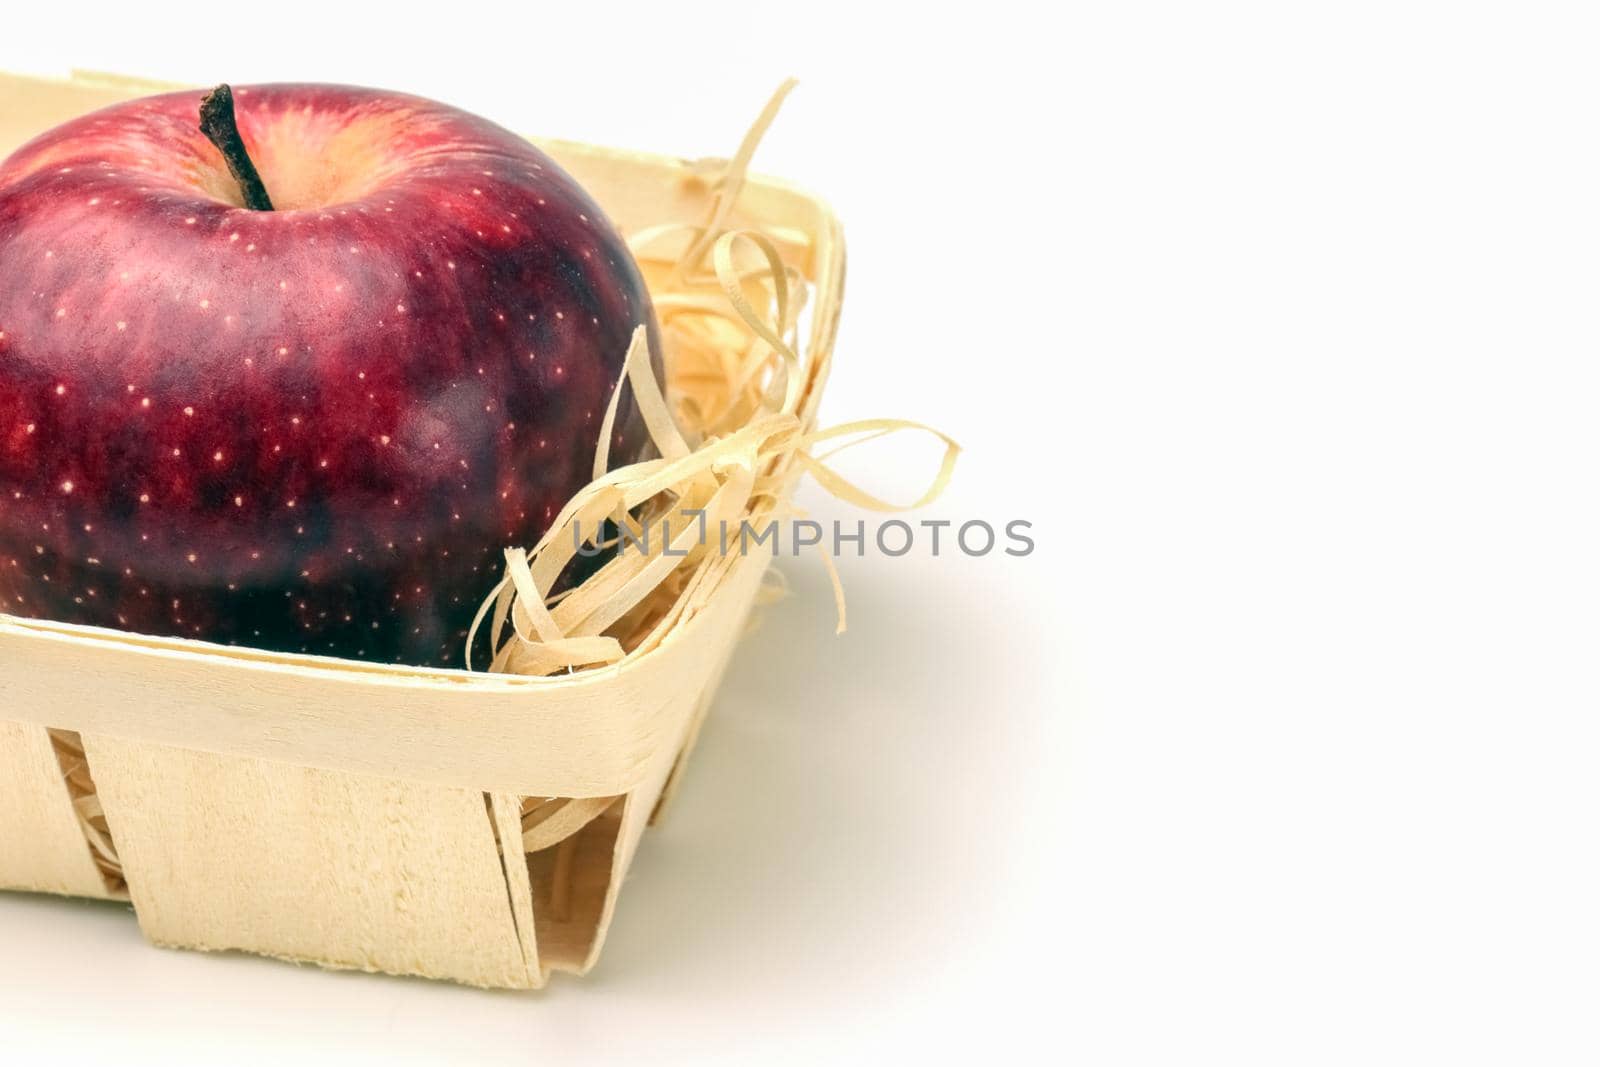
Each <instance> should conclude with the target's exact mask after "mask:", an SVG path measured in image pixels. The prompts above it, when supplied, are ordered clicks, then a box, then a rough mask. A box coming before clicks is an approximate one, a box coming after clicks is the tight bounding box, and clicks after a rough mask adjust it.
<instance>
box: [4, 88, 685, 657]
mask: <svg viewBox="0 0 1600 1067" xmlns="http://www.w3.org/2000/svg"><path fill="white" fill-rule="evenodd" d="M201 100H202V94H201V93H199V92H187V93H173V94H170V95H164V96H157V97H152V98H149V99H145V100H137V101H133V102H130V103H127V104H121V105H117V106H114V107H110V108H107V109H105V110H103V111H99V112H96V113H94V114H92V115H87V116H84V117H83V118H80V119H76V120H74V121H72V122H69V123H67V124H65V125H63V126H60V127H58V128H56V129H54V130H52V131H50V132H48V133H46V134H44V135H43V136H41V137H39V138H38V139H36V140H34V141H33V142H32V143H30V144H28V145H26V146H25V147H23V148H21V149H20V150H18V151H17V152H16V153H15V154H14V155H13V156H11V158H10V159H8V160H6V161H5V163H4V164H3V165H0V612H7V613H11V614H15V615H22V616H31V617H39V618H50V619H56V620H60V621H65V622H75V623H87V624H93V625H100V626H108V627H115V628H119V629H125V630H131V631H135V632H138V633H144V634H158V635H177V636H183V637H198V638H203V639H206V640H210V641H217V642H224V643H229V644H241V645H249V646H253V647H257V648H265V649H277V650H284V651H294V652H313V653H319V654H330V655H337V656H342V657H347V658H354V657H365V658H367V659H371V660H379V659H381V660H385V661H403V662H406V663H414V664H450V665H458V664H459V663H460V662H461V653H462V648H463V644H464V637H465V634H466V630H467V627H468V624H469V623H470V620H471V618H472V615H473V613H474V611H475V610H476V608H477V606H478V602H479V600H480V599H481V597H482V596H483V594H484V593H485V591H486V590H487V589H488V588H489V587H491V586H492V585H493V583H494V581H496V580H497V577H498V572H499V561H500V553H501V550H502V548H504V547H505V546H507V545H512V544H519V545H526V544H531V543H532V542H533V541H534V540H535V539H536V538H537V537H538V536H539V535H540V534H541V533H542V532H543V531H544V530H545V529H546V527H547V526H548V524H549V522H550V520H551V519H552V518H553V517H554V516H555V514H556V513H557V512H558V511H559V509H560V508H561V506H562V504H564V503H565V502H566V500H567V499H568V498H569V497H570V496H572V494H573V493H574V492H575V491H576V490H578V489H579V488H580V487H582V486H583V485H584V484H585V483H586V482H587V481H588V480H589V478H590V475H591V473H592V471H591V468H592V465H593V461H594V453H595V446H596V435H597V433H598V431H599V427H600V425H601V421H602V419H603V418H604V414H605V407H606V403H607V400H608V398H609V396H610V394H611V391H612V389H613V387H614V385H615V383H616V381H617V378H618V375H619V373H620V371H621V366H622V360H623V356H624V353H625V351H626V349H627V346H628V342H629V338H630V336H631V334H632V332H633V330H634V329H635V327H636V326H638V325H639V324H641V323H643V324H646V325H647V326H648V327H649V329H650V336H651V339H652V350H653V351H654V350H655V344H654V342H655V324H654V320H653V316H652V312H651V307H650V301H649V297H648V295H647V293H646V290H645V286H644V283H643V281H642V279H641V277H640V275H639V272H638V269H637V267H636V265H635V264H634V262H633V260H632V259H631V257H630V256H629V253H628V250H627V247H626V245H625V244H624V242H623V241H622V239H621V237H620V236H619V235H618V233H617V231H616V229H615V228H614V227H613V226H612V225H611V223H609V222H608V221H607V220H606V218H605V216H604V215H603V214H602V213H601V212H600V209H599V208H598V207H597V206H596V205H595V203H594V201H593V200H591V199H590V198H589V197H588V196H587V195H586V194H585V193H584V192H583V190H582V189H581V188H579V187H578V185H577V184H576V183H575V182H574V181H573V180H572V178H571V177H569V176H568V175H567V174H566V173H564V172H563V171H562V170H561V169H560V168H559V167H558V166H556V164H555V163H553V162H552V161H551V160H550V159H549V157H547V156H545V155H544V154H543V153H542V152H540V151H538V150H537V149H535V148H534V147H532V146H531V145H530V144H528V143H527V142H526V141H525V140H523V139H522V138H520V137H517V136H515V135H514V134H512V133H509V132H507V131H506V130H503V129H501V128H500V127H498V126H495V125H493V124H492V123H489V122H487V121H484V120H483V119H480V118H476V117H474V116H472V115H469V114H466V113H464V112H462V111H459V110H456V109H454V108H450V107H446V106H444V105H442V104H437V103H433V102H431V101H428V100H422V99H418V98H416V97H411V96H403V95H399V94H395V93H387V92H377V91H373V90H369V89H357V88H348V87H339V86H325V85H264V86H257V87H254V88H249V89H240V90H239V91H238V128H239V133H240V134H242V137H243V145H244V148H245V149H246V150H247V152H248V155H249V157H251V158H253V160H254V164H255V166H256V167H257V168H258V169H259V173H260V177H261V179H262V181H263V182H264V184H265V189H266V192H267V194H268V195H269V196H270V200H271V206H272V208H273V210H253V209H251V208H249V207H246V206H245V202H246V201H245V199H244V195H245V194H244V193H243V192H242V191H241V186H240V182H239V180H237V179H236V178H235V177H234V175H233V174H230V169H229V162H230V160H231V161H232V162H237V160H232V157H230V160H225V159H224V156H223V154H222V153H221V152H219V151H218V149H217V148H216V147H214V146H213V144H212V142H211V141H209V140H208V139H207V137H206V136H205V135H204V134H202V132H201V130H200V128H199V108H200V105H201ZM235 169H238V168H237V167H235ZM658 358H659V357H658ZM657 367H658V369H659V362H658V363H657ZM617 427H618V434H617V440H616V447H615V448H614V449H613V452H612V455H613V456H614V457H615V461H616V462H628V461H631V460H634V459H638V458H641V456H642V455H643V453H644V450H645V449H646V447H647V445H646V437H645V434H644V432H643V427H642V425H641V423H640V420H639V419H638V417H637V414H636V413H635V412H634V411H633V409H632V408H631V407H626V406H625V408H624V410H623V412H622V414H621V417H620V418H619V421H618V424H617Z"/></svg>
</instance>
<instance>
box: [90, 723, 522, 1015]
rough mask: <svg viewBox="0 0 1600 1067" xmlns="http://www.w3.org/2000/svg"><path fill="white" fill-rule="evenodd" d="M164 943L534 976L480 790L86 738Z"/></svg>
mask: <svg viewBox="0 0 1600 1067" xmlns="http://www.w3.org/2000/svg"><path fill="white" fill-rule="evenodd" d="M84 750H85V752H86V753H87V755H88V757H89V762H90V765H91V766H92V767H93V768H94V776H95V783H96V784H97V785H98V786H99V789H100V796H101V800H102V802H103V803H104V805H105V808H106V815H107V819H108V821H109V822H110V824H111V826H112V831H113V834H114V835H115V838H116V843H117V851H118V855H119V856H120V858H121V860H122V867H123V876H124V877H125V878H126V879H127V882H128V890H129V893H130V895H131V896H132V898H133V905H134V910H135V912H137V914H138V917H139V925H140V927H141V928H142V929H143V930H144V933H145V936H146V937H148V938H149V939H150V940H151V941H153V942H155V943H156V944H158V945H169V946H176V947H182V948H197V949H207V950H211V949H243V950H245V951H248V952H257V953H261V954H263V955H268V956H277V957H281V958H285V959H293V960H303V961H311V962H316V963H320V964H322V965H323V966H328V967H335V968H351V969H356V970H366V971H387V972H389V973H392V974H416V975H425V976H431V977H441V978H450V979H454V980H456V981H459V982H465V983H468V984H470V985H480V986H502V987H505V986H509V987H513V988H526V987H531V986H533V985H536V984H538V983H537V981H536V976H537V973H538V972H537V968H536V967H535V968H530V967H529V965H528V962H527V960H526V959H525V953H524V949H523V945H522V942H521V939H520V938H519V936H518V931H517V926H516V923H515V920H514V919H513V916H512V909H511V902H510V898H509V896H508V890H507V885H506V876H505V871H504V869H503V868H502V866H501V862H500V852H499V849H498V847H497V846H496V843H495V833H494V827H493V825H492V823H491V822H490V814H489V809H488V808H487V807H486V805H485V802H484V795H483V794H482V793H476V792H472V791H470V790H465V789H454V788H450V787H443V786H431V785H425V784H421V783H416V782H405V781H399V780H395V779H384V778H376V777H367V776H364V775H356V774H344V773H336V772H329V771H320V770H314V769H311V768H302V767H290V766H287V765H284V764H278V763H269V762H267V761H265V760H257V759H241V758H236V757H229V756H217V755H211V754H208V753H201V752H188V751H184V750H182V749H173V748H165V747H163V746H160V745H149V744H143V743H140V742H126V741H117V740H114V739H112V738H105V737H93V736H88V737H85V738H84Z"/></svg>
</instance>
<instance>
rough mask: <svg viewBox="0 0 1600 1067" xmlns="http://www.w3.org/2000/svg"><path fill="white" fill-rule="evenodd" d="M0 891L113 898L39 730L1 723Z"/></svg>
mask: <svg viewBox="0 0 1600 1067" xmlns="http://www.w3.org/2000/svg"><path fill="white" fill-rule="evenodd" d="M0 888H5V889H24V890H30V891H33V892H39V893H61V894H65V895H67V896H75V897H99V898H106V899H110V898H112V897H113V896H114V894H112V893H111V891H110V889H109V887H108V886H107V885H106V881H105V879H104V878H103V877H102V876H101V874H100V870H99V868H98V867H96V866H95V862H94V856H93V854H92V853H91V852H90V849H89V844H88V842H87V841H86V840H85V839H84V835H83V827H82V825H81V824H80V823H79V821H78V817H77V815H76V814H75V813H74V811H73V807H72V796H71V794H70V793H69V791H68V789H67V783H66V779H65V778H64V777H63V775H62V770H61V764H60V763H59V761H58V760H57V759H56V754H55V750H54V748H52V747H51V745H50V735H49V733H48V732H47V731H46V730H45V729H44V728H43V727H39V726H26V725H23V724H21V723H14V722H0Z"/></svg>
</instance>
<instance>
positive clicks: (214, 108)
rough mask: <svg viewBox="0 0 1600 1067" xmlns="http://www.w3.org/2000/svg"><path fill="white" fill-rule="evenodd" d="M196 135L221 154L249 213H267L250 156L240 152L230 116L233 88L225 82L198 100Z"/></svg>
mask: <svg viewBox="0 0 1600 1067" xmlns="http://www.w3.org/2000/svg"><path fill="white" fill-rule="evenodd" d="M200 132H201V133H203V134H205V135H206V140H208V141H210V142H211V143H212V144H214V145H216V146H217V151H219V152H221V153H222V158H223V159H224V160H225V161H226V162H227V164H228V173H230V174H232V175H233V180H234V181H236V182H238V183H239V191H240V192H241V193H243V194H244V206H245V207H247V208H249V209H250V210H251V211H271V210H272V200H271V198H269V197H268V196H267V187H266V186H265V185H263V184H261V174H260V172H259V171H257V170H256V165H255V163H254V161H252V160H251V158H250V153H249V152H246V151H245V150H244V138H242V137H240V136H239V123H238V121H237V120H236V119H235V118H234V116H233V89H232V88H231V87H229V86H228V85H227V83H223V84H222V85H219V86H217V87H216V88H215V89H213V90H211V91H210V92H209V93H207V94H206V95H205V98H204V99H202V100H201V101H200Z"/></svg>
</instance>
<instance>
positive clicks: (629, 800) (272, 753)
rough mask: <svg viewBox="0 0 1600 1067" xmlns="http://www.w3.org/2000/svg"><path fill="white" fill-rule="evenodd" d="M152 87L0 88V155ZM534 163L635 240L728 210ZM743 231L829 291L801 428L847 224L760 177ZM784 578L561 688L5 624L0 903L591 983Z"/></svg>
mask: <svg viewBox="0 0 1600 1067" xmlns="http://www.w3.org/2000/svg"><path fill="white" fill-rule="evenodd" d="M161 88H166V87H165V86H154V85H151V84H149V83H138V82H132V81H129V80H126V79H117V78H111V77H106V76H98V75H81V74H80V75H74V77H73V78H72V79H71V80H70V81H48V80H40V79H33V78H23V77H14V76H4V75H0V157H3V156H4V155H6V154H7V153H9V152H10V151H11V150H12V149H14V148H15V147H17V146H18V145H19V144H21V143H22V142H23V141H25V140H26V139H28V138H30V137H31V136H33V135H34V134H36V133H38V132H40V131H42V130H44V129H46V128H48V127H50V126H52V125H54V124H56V123H59V122H61V121H63V120H65V119H68V118H71V117H73V116H75V115H78V114H81V113H83V112H86V111H89V110H92V109H94V108H98V107H101V106H104V105H106V104H110V103H114V102H116V101H119V100H123V99H127V98H129V97H133V96H138V95H143V94H144V93H147V92H151V91H155V90H157V89H161ZM540 146H541V147H542V148H543V149H545V150H546V151H547V152H549V153H550V154H551V155H552V156H553V157H555V159H556V160H557V161H559V162H560V163H561V165H562V166H564V167H565V168H566V169H567V170H568V171H569V172H570V173H571V174H572V175H573V176H574V177H576V178H577V180H578V181H579V182H581V183H582V184H583V185H584V186H585V187H586V188H587V189H588V190H589V191H590V193H591V194H593V195H594V197H595V198H596V199H597V200H598V201H599V202H600V203H601V204H602V205H603V206H604V207H605V209H606V210H607V212H608V213H609V214H610V216H611V218H612V219H613V220H614V221H615V222H616V223H617V224H618V226H619V227H621V229H622V230H623V231H624V233H633V232H636V231H638V230H640V229H643V228H645V227H656V226H660V225H661V224H663V223H680V222H697V221H699V220H701V218H702V216H704V214H705V213H706V210H707V204H708V201H709V198H710V197H711V196H712V195H713V192H714V183H709V182H708V181H707V180H706V169H705V167H704V166H701V165H695V164H691V163H688V162H686V161H683V160H676V159H668V158H662V157H657V156H651V155H642V154H638V153H632V152H621V151H615V150H611V149H604V148H593V147H589V146H586V145H580V144H572V143H564V142H540ZM731 224H732V225H741V226H754V227H759V228H760V229H761V230H762V231H763V232H765V233H766V234H768V235H769V236H771V237H772V238H773V243H774V244H775V245H776V246H777V247H778V249H779V250H780V252H781V255H782V258H783V260H784V263H785V264H786V266H787V267H788V268H790V269H792V270H793V271H795V272H797V274H798V275H799V276H801V277H803V278H804V279H806V280H807V281H808V282H809V283H810V287H811V292H812V305H811V320H810V324H809V327H808V357H809V359H810V360H811V361H812V362H813V363H814V364H815V368H816V369H815V370H814V371H813V372H812V375H811V378H810V379H809V384H808V387H807V388H808V390H809V391H810V393H811V395H809V396H808V397H807V405H806V412H807V420H808V422H807V424H808V425H809V424H810V420H812V419H814V410H815V402H816V395H817V394H819V393H820V389H821V385H822V382H823V378H824V377H825V375H824V374H823V370H824V369H825V367H826V362H827V359H826V357H827V353H828V351H829V350H830V348H831V344H832V340H833V334H834V330H835V324H836V322H837V313H838V307H839V301H840V298H841V292H842V283H843V248H842V243H841V239H840V232H839V227H838V225H837V223H836V221H835V220H834V218H833V216H832V214H831V213H830V212H829V210H828V208H827V207H826V206H825V205H824V204H822V203H821V202H819V201H818V200H816V199H814V198H812V197H810V196H807V195H805V194H804V193H802V192H799V191H797V190H795V189H792V188H790V187H788V186H786V185H783V184H781V183H778V182H774V181H770V180H764V179H755V178H751V179H749V180H748V181H747V182H746V183H745V184H744V186H743V189H742V191H741V192H740V193H739V195H738V198H737V204H736V206H735V208H734V213H733V215H732V216H731ZM792 484H793V483H792V481H788V482H785V483H784V485H785V489H784V493H785V495H786V494H787V492H789V491H790V490H792ZM0 562H3V561H0ZM769 562H770V555H769V554H767V553H762V552H755V553H751V554H749V555H747V556H743V557H741V558H739V559H737V560H736V561H735V562H733V564H732V565H731V569H730V570H729V571H728V573H727V576H726V579H725V580H723V581H722V582H721V583H720V584H719V585H718V586H717V588H716V591H715V593H714V595H713V596H712V597H711V598H710V600H709V602H708V603H706V604H705V605H704V607H703V609H702V610H699V611H698V612H697V613H696V614H695V615H694V616H693V617H692V618H690V619H689V620H688V621H687V622H686V623H685V624H684V625H683V626H681V627H678V628H676V629H675V630H673V631H672V632H671V633H670V634H668V635H667V637H666V638H665V639H664V640H662V641H661V642H660V643H659V644H658V645H657V646H655V647H653V648H650V649H649V650H648V651H647V652H646V653H645V654H642V655H637V656H629V657H628V658H627V659H625V660H623V661H622V662H621V663H617V664H614V665H612V666H608V667H599V668H595V669H590V670H584V671H579V672H576V673H571V674H565V675H558V676H555V677H538V678H530V677H517V676H512V675H500V674H493V675H491V674H469V673H467V672H466V671H450V670H434V669H421V668H406V667H385V666H378V665H373V664H367V663H355V662H348V661H342V660H335V659H326V658H319V657H312V656H293V655H281V654H274V653H265V652H255V651H250V650H244V649H233V648H224V647H220V646H214V645H209V644H205V643H201V642H195V641H185V640H176V639H160V638H146V637H140V636H134V635H129V634H123V633H118V632H112V631H105V630H95V629H90V628H85V627H77V626H69V625H61V624H55V623H48V622H38V621H32V620H24V619H19V618H14V617H10V616H5V615H0V887H6V888H13V889H21V890H31V891H38V892H48V893H62V894H68V895H74V896H84V897H100V898H107V899H116V900H128V901H130V902H131V904H132V906H133V910H134V912H135V914H136V915H137V917H138V921H139V924H140V927H141V928H142V929H143V931H144V933H145V935H146V937H148V938H149V940H151V941H152V942H154V943H156V944H159V945H167V946H178V947H185V948H196V949H206V950H221V949H236V950H244V951H247V952H254V953H260V954H264V955H269V956H277V957H282V958H286V959H292V960H302V961H309V962H314V963H318V964H322V965H324V966H329V967H340V968H356V969H362V970H368V971H385V972H390V973H395V974H413V975H423V976H427V977H433V978H444V979H452V980H455V981H459V982H465V983H470V984H473V985H479V986H493V987H509V988H534V987H538V986H540V985H542V984H543V983H544V982H545V980H546V979H547V978H548V976H549V974H550V972H551V971H569V972H574V973H583V972H585V971H587V970H588V969H589V968H590V967H591V966H593V965H594V962H595V960H596V957H597V956H598V954H599V952H600V948H601V944H602V942H603V940H604V936H605V931H606V927H607V926H608V924H609V921H610V917H611V914H612V910H613V908H614V907H615V905H616V900H617V893H618V890H619V888H620V887H621V884H622V881H623V877H624V875H625V873H626V871H627V868H628V863H629V861H630V860H631V858H632V856H633V854H634V850H635V849H636V848H637V846H638V844H639V840H640V835H641V834H642V832H643V830H644V828H645V826H646V825H647V824H648V823H649V822H650V821H651V819H652V817H653V816H654V815H655V814H656V812H657V810H658V808H659V806H660V804H661V802H662V800H663V798H664V796H665V795H666V794H667V793H668V792H669V791H670V787H671V785H672V783H674V782H675V780H676V776H677V774H678V773H679V772H680V771H681V769H682V763H683V759H684V757H685V755H686V754H687V751H688V748H689V746H690V745H691V744H692V741H693V738H694V736H695V734H696V733H697V731H698V728H699V724H700V719H701V717H702V716H703V715H704V714H705V710H706V707H707V705H708V704H709V703H710V701H711V699H712V696H713V694H714V693H715V691H716V687H717V684H718V681H719V680H720V676H721V674H722V671H723V670H724V668H725V667H726V665H727V663H728V660H729V657H730V655H731V653H732V650H733V646H734V645H735V643H736V642H737V640H738V638H739V636H740V634H741V632H742V631H743V628H744V626H745V622H746V616H747V614H748V613H749V611H750V608H751V606H752V603H753V602H754V599H755V597H756V595H757V592H758V588H759V587H760V585H761V584H762V578H763V572H764V571H765V569H766V567H767V565H768V563H769ZM563 826H564V827H565V828H566V829H565V830H564V831H563V830H562V829H561V827H563ZM572 827H581V828H580V829H577V830H576V832H571V828H572ZM551 840H559V843H557V844H547V842H549V841H551Z"/></svg>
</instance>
